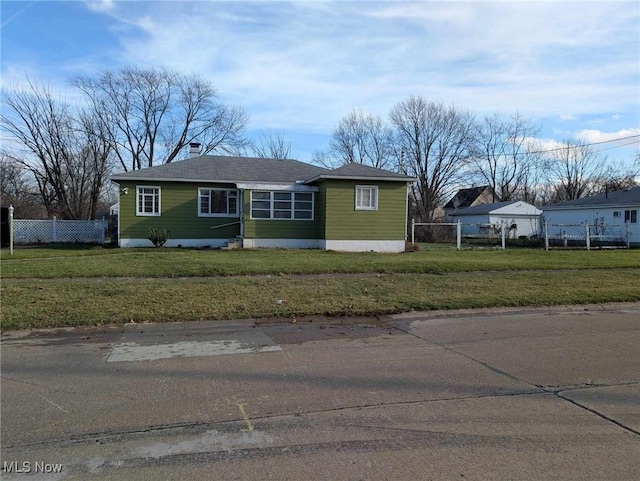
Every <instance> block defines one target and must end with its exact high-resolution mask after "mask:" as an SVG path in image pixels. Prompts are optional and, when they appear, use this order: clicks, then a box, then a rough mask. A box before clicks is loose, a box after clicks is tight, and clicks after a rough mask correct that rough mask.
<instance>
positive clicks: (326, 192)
mask: <svg viewBox="0 0 640 481" xmlns="http://www.w3.org/2000/svg"><path fill="white" fill-rule="evenodd" d="M143 185H144V186H158V187H160V190H161V192H160V206H161V208H160V216H158V217H155V216H137V215H136V186H143ZM356 185H377V186H378V210H376V211H366V210H355V188H356ZM199 187H212V188H234V186H233V185H220V184H211V183H202V184H200V183H180V182H121V183H120V191H121V192H122V189H124V188H128V194H126V195H125V194H122V193H121V194H120V213H119V215H120V236H121V237H122V238H131V239H146V238H147V236H148V229H149V228H151V227H154V228H167V229H169V238H173V239H211V238H216V239H231V238H233V237H235V236H237V235H239V234H240V225H239V224H234V225H231V226H226V227H222V228H219V229H211V227H213V226H215V225H222V224H228V223H230V222H234V221H237V220H239V219H238V218H233V217H198V205H197V202H198V188H199ZM318 187H319V192H316V193H315V196H314V199H315V201H314V220H312V221H309V220H262V219H251V205H250V194H249V192H244V195H242V197H241V199H239V200H240V202H242V203H243V204H244V206H243V207H244V229H245V232H244V236H245V237H246V238H249V239H252V238H256V239H327V240H404V239H405V217H406V201H407V187H406V184H405V183H404V182H370V183H367V182H363V181H353V180H334V179H331V180H323V181H321V182H319V183H318Z"/></svg>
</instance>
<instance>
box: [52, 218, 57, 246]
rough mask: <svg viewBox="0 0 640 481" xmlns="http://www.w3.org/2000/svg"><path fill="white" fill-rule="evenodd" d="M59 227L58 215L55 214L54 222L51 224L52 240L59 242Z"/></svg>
mask: <svg viewBox="0 0 640 481" xmlns="http://www.w3.org/2000/svg"><path fill="white" fill-rule="evenodd" d="M57 231H58V227H57V226H56V216H55V215H54V216H53V223H52V224H51V237H52V239H51V241H52V242H57V241H58V232H57Z"/></svg>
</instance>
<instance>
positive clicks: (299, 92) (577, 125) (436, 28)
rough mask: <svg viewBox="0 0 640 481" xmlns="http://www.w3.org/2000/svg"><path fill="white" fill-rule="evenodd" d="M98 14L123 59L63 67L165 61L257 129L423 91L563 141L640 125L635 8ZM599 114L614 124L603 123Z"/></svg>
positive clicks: (94, 5) (173, 8)
mask: <svg viewBox="0 0 640 481" xmlns="http://www.w3.org/2000/svg"><path fill="white" fill-rule="evenodd" d="M86 5H87V7H88V8H89V9H91V11H92V12H95V13H99V14H100V15H92V17H96V18H101V19H102V20H103V21H106V22H105V23H107V24H108V25H109V28H110V30H111V32H112V34H113V35H114V36H115V37H116V38H117V41H118V48H117V49H113V50H112V51H110V52H109V54H110V56H111V58H112V61H113V63H112V64H111V65H108V64H105V63H102V64H99V63H92V59H91V58H87V59H83V58H81V57H78V58H69V60H68V61H67V62H65V63H64V64H60V65H56V66H55V69H52V71H54V70H55V71H56V73H57V74H58V75H60V72H63V73H65V75H70V74H72V73H73V70H80V71H79V72H77V73H83V74H87V73H90V70H91V69H92V68H94V69H96V71H97V70H98V69H100V68H117V67H118V66H122V65H141V66H149V65H153V66H158V65H165V66H168V67H170V68H174V69H176V70H180V71H182V72H185V73H196V74H199V75H202V76H203V77H204V78H206V79H207V80H210V81H211V83H212V84H213V85H214V86H215V87H216V88H218V90H219V93H220V95H221V97H222V99H223V100H224V101H227V102H230V103H237V104H240V105H243V106H245V107H246V109H247V111H248V112H249V113H250V115H251V118H252V128H256V129H259V128H264V129H266V128H270V129H279V130H284V129H287V130H289V131H293V130H298V131H303V132H307V133H330V131H331V129H332V128H333V127H335V125H336V124H337V123H338V122H339V120H340V118H341V117H342V116H343V115H344V114H345V113H347V112H348V111H349V110H351V109H352V108H354V107H361V108H363V109H364V110H366V111H370V112H372V113H375V114H380V115H382V116H386V114H387V112H388V110H389V108H390V107H391V106H392V105H393V104H394V103H396V102H397V101H399V100H401V99H402V98H404V97H406V96H408V95H412V94H415V95H422V96H424V97H426V98H428V99H430V100H436V101H439V100H442V101H444V102H447V103H450V102H454V103H455V104H456V105H458V106H460V107H462V108H469V109H471V110H473V111H475V112H477V113H478V114H481V115H484V114H489V113H492V112H496V111H499V112H503V113H506V114H510V113H513V112H515V111H519V112H521V113H522V114H523V115H525V116H528V117H533V118H534V119H545V120H546V121H549V122H551V128H553V126H554V125H558V126H559V127H560V128H561V129H562V134H563V136H564V134H565V131H567V136H573V135H574V134H575V132H577V131H579V130H580V129H581V128H583V127H584V128H585V129H586V128H587V127H596V128H600V129H601V131H602V132H605V131H612V132H613V131H616V130H622V129H625V128H629V127H630V126H631V127H636V126H637V125H638V123H639V121H640V118H639V117H638V111H639V110H640V100H639V99H640V75H639V72H638V70H637V65H638V62H639V61H640V53H639V52H638V48H637V32H638V28H639V27H640V13H639V12H638V11H637V8H635V6H636V5H635V3H634V2H618V3H616V2H605V1H602V2H581V3H580V4H579V8H577V7H576V5H577V4H576V3H572V2H479V1H476V2H457V1H455V2H443V1H430V2H404V1H402V2H369V1H366V2H360V1H340V2H324V1H310V2H300V3H285V2H278V1H276V2H210V1H181V2H153V3H150V2H113V1H112V0H104V1H101V2H88V3H86ZM96 48H99V47H96ZM96 58H99V60H102V57H96ZM3 63H4V62H3ZM42 68H43V71H44V67H42ZM5 70H6V67H3V73H4V71H5ZM614 115H618V116H619V118H617V119H616V118H615V117H614ZM594 118H598V119H604V120H605V121H604V122H603V123H602V124H589V122H590V121H593V119H594ZM557 122H561V124H560V123H558V124H556V123H557ZM625 122H626V124H625ZM317 147H318V148H320V147H323V146H317Z"/></svg>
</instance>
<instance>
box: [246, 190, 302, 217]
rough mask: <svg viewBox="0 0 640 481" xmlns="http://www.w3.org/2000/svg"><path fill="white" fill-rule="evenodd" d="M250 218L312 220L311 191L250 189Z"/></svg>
mask: <svg viewBox="0 0 640 481" xmlns="http://www.w3.org/2000/svg"><path fill="white" fill-rule="evenodd" d="M251 218H252V219H292V220H313V192H284V191H276V192H273V191H252V192H251Z"/></svg>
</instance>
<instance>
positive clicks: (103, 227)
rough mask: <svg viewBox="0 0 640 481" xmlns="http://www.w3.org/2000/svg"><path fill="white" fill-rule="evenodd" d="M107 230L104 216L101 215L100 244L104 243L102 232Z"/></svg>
mask: <svg viewBox="0 0 640 481" xmlns="http://www.w3.org/2000/svg"><path fill="white" fill-rule="evenodd" d="M106 230H107V222H106V220H105V217H104V216H102V233H101V234H100V245H104V233H105V231H106Z"/></svg>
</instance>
